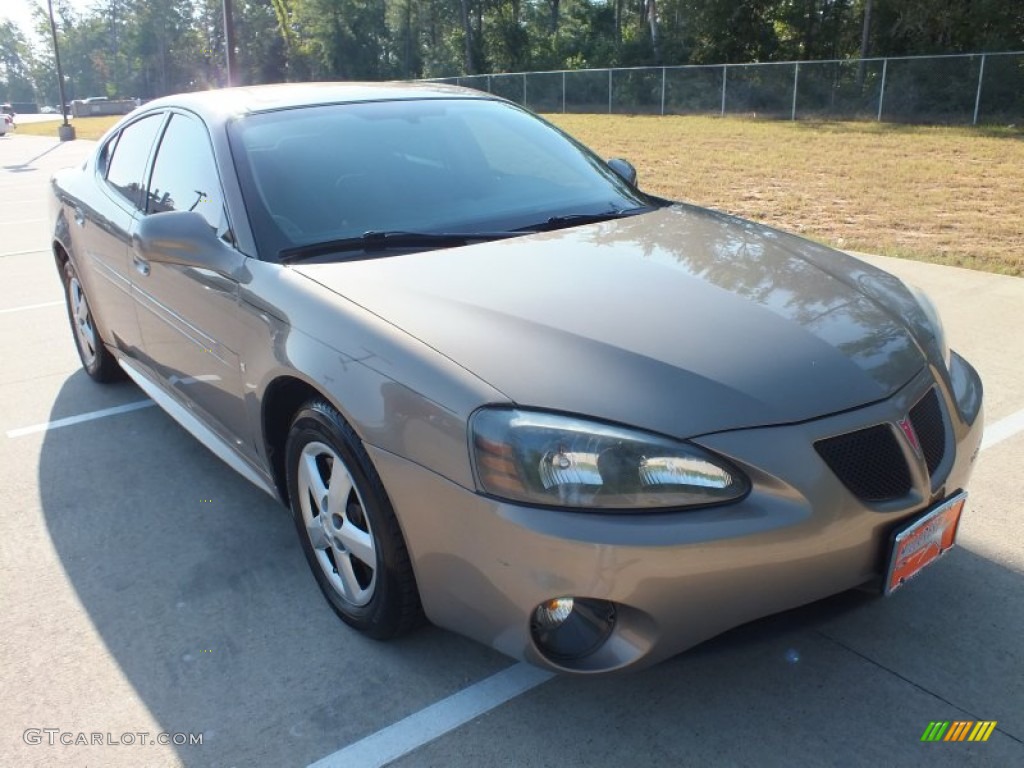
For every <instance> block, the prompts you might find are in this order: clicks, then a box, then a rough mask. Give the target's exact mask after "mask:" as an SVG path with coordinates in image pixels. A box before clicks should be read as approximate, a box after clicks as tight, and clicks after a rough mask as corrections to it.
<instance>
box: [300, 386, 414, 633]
mask: <svg viewBox="0 0 1024 768" xmlns="http://www.w3.org/2000/svg"><path fill="white" fill-rule="evenodd" d="M285 460H286V467H287V473H288V496H289V503H290V505H291V509H292V515H293V517H294V520H295V527H296V529H297V530H298V533H299V539H300V540H301V542H302V549H303V551H304V553H305V555H306V560H307V562H308V563H309V567H310V569H311V570H312V571H313V576H314V577H315V578H316V581H317V584H318V585H319V587H320V590H321V592H323V594H324V597H326V598H327V601H328V602H329V603H330V604H331V607H332V608H333V609H334V611H335V613H337V614H338V616H340V617H341V619H342V620H343V621H344V622H345V623H346V624H349V625H350V626H352V627H354V628H355V629H357V630H359V631H360V632H363V633H365V634H367V635H369V636H371V637H374V638H376V639H378V640H385V639H388V638H391V637H395V636H397V635H400V634H402V633H404V632H406V631H408V630H409V629H411V628H412V627H414V626H415V625H416V624H417V623H419V621H420V619H421V616H422V611H421V608H420V601H419V594H418V593H417V590H416V580H415V577H414V576H413V572H412V564H411V563H410V561H409V553H408V551H407V549H406V546H405V540H404V539H403V537H402V532H401V529H400V528H399V526H398V520H397V518H396V517H395V513H394V510H393V509H392V508H391V502H390V501H389V500H388V497H387V494H386V493H385V491H384V486H383V485H382V483H381V480H380V477H379V476H378V475H377V472H376V470H375V469H374V468H373V465H372V464H371V463H370V458H369V456H368V455H367V454H366V450H365V449H364V448H363V445H362V443H361V442H360V441H359V438H358V437H357V436H356V434H355V432H354V431H353V430H352V428H351V427H350V426H349V424H348V423H347V422H346V421H345V419H344V418H342V416H341V414H339V413H338V412H337V411H336V410H335V409H334V408H333V407H332V406H331V405H330V404H328V403H327V402H325V401H323V400H320V399H316V400H312V401H310V402H309V403H307V404H306V405H305V406H304V407H303V408H302V409H301V410H300V411H299V413H298V414H297V415H296V416H295V418H294V420H293V421H292V426H291V429H290V431H289V433H288V443H287V447H286V452H285Z"/></svg>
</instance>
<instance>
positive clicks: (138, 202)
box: [107, 114, 164, 208]
mask: <svg viewBox="0 0 1024 768" xmlns="http://www.w3.org/2000/svg"><path fill="white" fill-rule="evenodd" d="M163 117H164V116H163V114H155V115H149V116H148V117H144V118H142V119H141V120H137V121H136V122H134V123H132V124H131V125H129V126H128V127H127V128H125V129H124V130H122V131H121V135H120V136H119V137H118V139H117V145H116V146H114V148H113V153H114V154H113V157H111V158H110V159H109V161H108V163H107V183H108V184H110V186H111V187H113V188H114V189H115V190H116V191H117V192H118V193H119V194H121V195H122V196H124V197H125V198H126V199H127V200H128V201H129V202H130V203H131V204H132V205H134V206H135V207H136V208H142V207H143V203H144V200H143V190H144V189H145V183H144V181H143V175H144V174H145V172H146V161H147V160H148V159H149V152H150V150H151V149H152V148H153V140H154V139H156V134H157V131H158V130H159V129H160V124H161V123H162V122H163Z"/></svg>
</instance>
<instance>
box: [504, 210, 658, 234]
mask: <svg viewBox="0 0 1024 768" xmlns="http://www.w3.org/2000/svg"><path fill="white" fill-rule="evenodd" d="M653 210H654V208H653V207H651V206H649V205H641V206H638V207H636V208H616V209H613V210H610V211H601V212H599V213H567V214H564V215H562V216H551V217H550V218H548V219H546V220H545V221H543V222H542V223H540V224H531V225H529V226H526V227H523V228H522V230H521V231H523V232H527V231H533V232H543V231H545V230H551V229H561V228H563V227H575V226H579V225H582V224H596V223H598V222H600V221H610V220H611V219H625V218H628V217H630V216H637V215H639V214H641V213H648V212H650V211H653Z"/></svg>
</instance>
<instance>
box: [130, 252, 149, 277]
mask: <svg viewBox="0 0 1024 768" xmlns="http://www.w3.org/2000/svg"><path fill="white" fill-rule="evenodd" d="M132 264H134V265H135V271H136V272H138V273H139V274H140V275H142V276H143V277H146V276H148V275H149V262H148V261H146V260H145V259H143V258H140V257H139V256H132Z"/></svg>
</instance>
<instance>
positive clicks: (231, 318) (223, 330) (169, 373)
mask: <svg viewBox="0 0 1024 768" xmlns="http://www.w3.org/2000/svg"><path fill="white" fill-rule="evenodd" d="M167 211H195V212H197V213H199V214H201V215H202V216H203V218H204V219H206V221H207V223H208V224H209V226H210V228H211V229H212V230H213V231H214V232H215V233H216V235H217V237H218V238H219V239H220V243H219V244H215V245H217V246H219V247H222V248H223V249H225V253H227V254H228V262H230V261H231V259H232V258H235V257H237V263H236V266H237V267H239V268H240V267H241V266H242V263H243V262H244V261H245V258H246V257H245V256H244V255H243V254H241V253H239V252H238V251H237V250H235V249H234V248H233V247H232V246H231V243H230V241H231V227H230V225H229V222H228V220H227V214H226V211H225V206H224V195H223V192H222V187H221V182H220V177H219V174H218V172H217V165H216V162H215V161H214V156H213V150H212V148H211V145H210V137H209V134H208V132H207V129H206V127H205V124H204V123H203V122H202V121H201V120H200V119H199V118H198V117H196V116H194V115H192V114H190V113H185V112H180V111H174V112H173V113H172V114H171V116H170V119H169V120H168V122H167V124H166V126H165V128H164V131H163V134H162V136H161V138H160V142H159V144H158V146H157V150H156V156H155V158H154V159H153V165H152V171H151V173H150V179H149V188H148V195H147V203H146V211H145V215H146V216H159V215H160V214H161V213H163V212H167ZM133 261H134V264H135V267H136V268H135V269H134V270H133V273H132V278H133V288H134V292H135V299H136V302H137V303H138V315H139V326H140V328H141V332H142V346H143V350H144V357H145V360H144V362H145V363H146V365H147V366H148V367H149V368H150V370H151V372H152V374H153V375H154V376H155V377H156V378H157V379H158V380H160V381H161V382H162V383H163V384H164V386H165V387H166V388H167V389H168V390H170V391H171V393H173V394H174V395H176V396H177V397H178V398H179V399H180V400H181V401H182V402H183V403H184V404H185V405H186V406H187V407H189V408H190V409H192V411H193V412H194V413H195V415H196V416H198V417H199V418H200V419H201V420H202V421H203V422H205V423H206V424H207V426H209V427H210V428H211V429H213V430H214V431H215V432H217V433H219V434H220V435H221V437H223V438H225V439H226V440H228V441H229V442H230V443H231V444H232V445H234V446H235V447H236V448H237V449H239V450H241V451H242V452H243V453H245V454H246V455H249V456H251V455H252V454H253V449H252V445H251V441H249V440H247V439H246V437H247V435H248V421H247V416H246V412H245V408H244V406H243V401H242V389H241V374H240V360H239V355H238V349H239V340H240V338H241V334H242V330H241V328H242V326H241V324H240V319H239V301H238V288H239V287H238V283H237V282H236V281H235V280H234V279H232V278H231V277H230V276H229V275H228V274H225V273H224V272H218V271H214V270H212V269H205V268H200V267H195V266H182V265H180V264H169V263H164V262H159V261H155V260H147V259H146V258H145V256H144V255H142V253H141V252H140V251H139V250H138V249H135V250H134V252H133ZM227 271H228V272H233V271H236V270H227Z"/></svg>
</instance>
